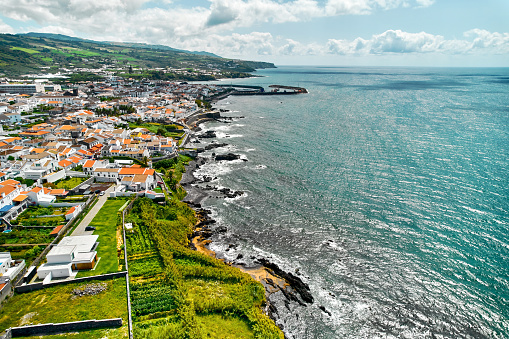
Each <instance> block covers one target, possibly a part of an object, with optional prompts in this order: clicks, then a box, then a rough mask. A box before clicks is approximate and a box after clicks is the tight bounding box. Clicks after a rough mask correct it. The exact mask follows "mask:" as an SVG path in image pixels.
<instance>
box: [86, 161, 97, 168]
mask: <svg viewBox="0 0 509 339" xmlns="http://www.w3.org/2000/svg"><path fill="white" fill-rule="evenodd" d="M94 164H95V160H87V161H86V162H85V164H84V165H83V168H90V167H92V166H94Z"/></svg>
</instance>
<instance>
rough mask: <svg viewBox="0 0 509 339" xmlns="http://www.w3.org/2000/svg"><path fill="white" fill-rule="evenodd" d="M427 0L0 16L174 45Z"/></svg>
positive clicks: (52, 10) (267, 0) (14, 7)
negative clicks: (252, 28) (199, 37)
mask: <svg viewBox="0 0 509 339" xmlns="http://www.w3.org/2000/svg"><path fill="white" fill-rule="evenodd" d="M425 3H430V4H431V3H432V1H430V0H325V1H322V0H289V1H288V0H210V6H208V7H204V6H195V7H187V8H184V7H179V6H177V5H174V4H171V1H167V0H159V1H157V0H154V1H152V0H108V1H104V0H87V1H83V0H2V15H4V16H6V17H9V18H12V19H15V20H19V21H23V22H29V21H31V20H33V21H35V22H36V23H38V24H39V25H41V26H56V23H58V26H59V27H62V28H63V29H67V30H72V31H74V32H79V33H82V34H81V35H85V36H90V37H95V38H99V37H102V36H104V35H106V36H108V37H111V38H112V39H113V40H119V41H125V40H128V39H129V40H136V41H147V39H150V40H151V42H156V41H160V40H161V39H163V40H165V41H174V42H178V41H181V40H186V39H187V38H190V37H194V36H197V35H204V34H205V35H214V34H219V33H224V32H231V31H233V30H235V29H236V28H239V27H250V26H253V25H257V24H261V23H275V24H278V23H285V22H301V21H308V20H311V19H313V18H320V17H326V16H337V15H345V14H351V15H356V14H369V13H372V12H373V11H376V10H386V9H392V8H396V7H399V6H408V5H411V6H423V4H425Z"/></svg>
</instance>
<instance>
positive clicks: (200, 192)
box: [181, 144, 329, 330]
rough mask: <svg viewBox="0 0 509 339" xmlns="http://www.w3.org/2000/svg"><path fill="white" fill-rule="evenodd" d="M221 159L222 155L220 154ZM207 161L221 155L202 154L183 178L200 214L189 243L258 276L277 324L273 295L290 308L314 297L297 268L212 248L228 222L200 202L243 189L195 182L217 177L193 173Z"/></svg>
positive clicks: (189, 199)
mask: <svg viewBox="0 0 509 339" xmlns="http://www.w3.org/2000/svg"><path fill="white" fill-rule="evenodd" d="M212 145H217V147H223V146H226V144H210V145H209V146H212ZM212 148H214V147H212ZM212 148H209V149H212ZM230 158H231V160H236V159H238V157H232V156H230ZM220 159H222V158H221V157H220ZM207 161H220V160H218V156H215V157H213V158H212V159H211V160H207V159H205V158H200V157H198V158H196V159H195V160H193V161H191V162H190V163H189V164H188V165H187V166H186V172H185V173H184V175H183V177H182V180H181V185H182V186H183V187H184V188H185V190H186V191H187V192H188V194H187V196H186V197H185V198H184V200H183V201H184V202H185V203H187V204H188V205H189V206H190V207H191V208H193V209H194V210H195V211H196V215H197V217H198V222H197V224H196V225H195V228H194V231H193V234H192V235H191V237H190V239H189V240H190V247H191V248H192V249H194V250H197V251H199V252H200V253H203V254H205V255H209V256H212V257H214V258H218V259H220V260H223V261H225V263H226V264H228V265H231V266H233V267H236V268H238V269H240V270H241V271H243V272H245V273H248V274H249V275H251V277H253V278H254V279H255V280H257V281H259V282H260V283H262V285H263V286H264V288H265V292H266V293H265V294H266V299H267V305H266V309H265V312H266V313H267V314H268V315H269V317H270V318H271V319H272V320H274V322H276V324H277V320H278V317H279V312H280V311H281V310H278V309H277V308H276V306H275V304H274V303H272V302H271V297H272V296H273V295H275V294H276V293H279V292H280V293H281V294H282V295H283V296H284V298H285V300H284V305H285V307H286V308H287V309H288V310H290V309H291V307H292V306H291V304H292V303H296V304H298V305H300V306H307V305H310V304H313V302H314V299H313V296H312V295H311V293H310V288H309V286H308V285H307V284H306V283H305V282H303V281H302V279H301V278H300V277H299V276H298V274H299V272H298V271H297V272H295V273H296V274H293V273H291V272H286V271H284V270H282V269H281V268H280V267H278V265H276V264H275V263H273V262H270V261H269V260H268V259H266V258H257V257H251V258H249V259H250V261H252V262H253V263H254V265H247V264H246V263H244V262H243V261H242V259H244V258H243V256H242V254H239V255H238V256H237V258H235V259H234V260H233V261H226V260H225V259H224V258H222V255H221V253H215V252H214V251H212V250H211V249H209V244H210V243H211V242H212V240H211V238H213V237H214V236H215V235H220V234H224V233H226V232H227V231H228V229H227V228H226V227H225V226H217V223H216V221H215V220H214V219H212V218H211V216H210V215H211V211H210V210H207V209H204V208H203V207H202V205H201V204H202V202H203V200H205V199H224V198H235V197H238V196H241V195H242V194H243V192H241V191H234V190H231V189H229V188H218V187H215V186H211V185H208V184H207V185H205V186H204V187H198V186H197V185H196V184H201V185H202V186H203V185H204V184H206V183H208V182H210V181H212V180H214V179H215V178H210V177H204V178H202V179H198V178H196V177H195V176H194V172H195V171H196V170H197V169H199V168H200V167H201V166H202V165H204V164H206V162H207ZM221 161H224V160H221ZM236 246H237V245H236V244H229V245H228V249H227V250H229V249H230V248H235V247H236ZM319 308H320V309H321V310H322V311H323V312H325V313H327V314H329V312H328V311H327V310H326V309H325V308H324V307H323V306H319ZM279 326H280V328H281V330H284V328H283V326H282V325H279Z"/></svg>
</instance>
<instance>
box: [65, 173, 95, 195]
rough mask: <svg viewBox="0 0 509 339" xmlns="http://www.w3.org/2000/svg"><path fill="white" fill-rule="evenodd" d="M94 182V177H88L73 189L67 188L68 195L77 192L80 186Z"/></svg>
mask: <svg viewBox="0 0 509 339" xmlns="http://www.w3.org/2000/svg"><path fill="white" fill-rule="evenodd" d="M93 182H94V177H90V178H89V179H87V180H85V181H83V182H82V183H81V184H79V185H78V186H76V187H74V188H73V189H71V190H69V194H70V195H73V194H78V191H79V189H80V187H81V186H83V185H90V184H92V183H93Z"/></svg>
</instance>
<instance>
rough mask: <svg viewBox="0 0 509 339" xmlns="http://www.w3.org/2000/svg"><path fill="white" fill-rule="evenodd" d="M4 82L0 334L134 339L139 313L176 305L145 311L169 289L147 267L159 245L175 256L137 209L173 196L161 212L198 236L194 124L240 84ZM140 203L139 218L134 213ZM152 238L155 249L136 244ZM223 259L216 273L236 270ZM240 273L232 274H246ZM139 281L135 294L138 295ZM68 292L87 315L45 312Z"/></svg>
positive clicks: (0, 94) (0, 109)
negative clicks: (193, 206) (186, 176)
mask: <svg viewBox="0 0 509 339" xmlns="http://www.w3.org/2000/svg"><path fill="white" fill-rule="evenodd" d="M7 80H8V79H4V81H3V82H1V83H0V123H1V130H0V192H1V200H0V221H1V229H0V231H1V233H0V246H2V247H3V249H2V250H1V252H0V258H1V263H0V288H1V290H0V302H1V303H2V308H1V310H0V325H1V326H2V328H1V330H7V332H6V333H7V334H6V335H8V336H9V337H22V336H28V335H47V334H52V333H65V332H69V331H73V332H76V331H80V330H82V329H86V330H88V331H92V332H90V333H93V331H94V329H102V328H110V329H111V330H112V331H117V332H111V333H110V332H108V333H109V334H108V335H107V336H108V337H132V336H133V327H132V326H133V325H132V321H131V315H132V317H133V318H134V319H135V320H136V321H141V320H145V318H143V317H147V316H150V317H153V315H151V314H155V313H157V312H160V311H166V312H168V310H171V309H172V308H173V307H175V306H174V304H175V302H171V301H167V302H166V303H165V300H166V299H165V298H169V297H166V296H163V295H161V297H160V298H159V299H158V301H157V305H159V306H158V308H154V306H153V304H151V305H152V306H150V307H151V308H146V307H147V306H146V299H147V298H148V297H150V295H151V294H150V293H151V292H147V291H153V290H156V291H159V290H160V289H161V287H159V286H160V285H158V284H159V283H158V284H155V285H154V286H152V285H150V284H148V285H147V283H146V280H147V279H148V280H152V281H158V280H159V279H161V278H160V277H161V273H160V272H159V271H158V270H163V269H164V270H167V269H168V267H166V266H162V263H161V261H160V260H159V259H157V260H156V261H157V265H156V266H158V270H155V271H154V270H153V269H148V271H147V270H145V271H144V270H143V269H140V267H139V265H140V262H141V263H143V265H145V264H147V262H151V260H154V259H153V257H154V254H153V253H157V252H154V251H159V253H160V256H161V257H162V258H163V260H166V259H165V256H164V253H163V252H161V248H165V247H166V246H167V245H163V241H168V239H164V240H163V239H161V240H158V238H157V234H156V233H154V234H152V233H151V235H148V234H149V233H150V232H153V231H150V232H149V231H147V229H146V228H144V226H143V223H142V222H140V221H139V220H140V218H141V217H140V215H142V214H143V213H142V210H143V209H148V208H150V209H157V208H158V207H157V206H159V205H160V204H161V206H164V205H167V203H168V201H171V203H170V206H169V207H161V208H163V209H164V208H169V210H170V211H172V212H169V213H170V214H169V215H167V212H162V213H163V214H164V215H165V217H166V219H167V220H177V221H178V222H179V223H181V225H183V226H181V227H184V228H183V229H185V230H186V231H185V232H187V235H186V233H185V232H184V233H183V235H184V237H189V236H190V233H189V232H191V233H192V227H193V225H194V224H195V223H196V222H197V221H198V220H197V219H196V218H195V216H194V212H193V213H192V214H190V212H187V211H188V210H190V209H189V207H187V205H185V204H183V203H182V202H181V201H180V200H182V197H183V196H185V191H184V190H183V189H182V188H181V187H178V182H179V180H180V177H181V175H182V172H183V171H184V169H183V165H184V164H185V163H187V162H188V161H189V160H191V158H190V157H188V155H195V150H194V149H187V148H186V147H185V146H186V143H187V142H188V140H189V138H190V135H191V130H192V128H193V127H195V126H196V123H197V121H199V120H200V119H202V118H203V117H205V118H206V117H207V116H210V115H212V116H214V114H216V115H215V116H217V115H218V114H217V113H214V112H211V111H210V108H211V105H210V103H209V100H210V98H217V97H220V96H225V95H228V93H229V91H231V89H227V88H225V87H221V86H217V85H213V84H189V83H187V82H168V81H154V80H146V79H143V80H132V79H131V80H124V79H122V78H116V77H114V76H111V77H110V78H109V79H108V81H101V82H90V81H87V82H82V83H78V84H72V85H68V86H60V85H58V84H55V83H52V82H51V81H48V80H36V81H34V82H27V81H13V80H10V81H7ZM191 125H192V126H191ZM154 164H156V165H155V166H153V165H154ZM170 197H174V198H170ZM138 198H142V199H138ZM143 199H150V201H152V202H153V203H152V204H153V205H147V204H148V202H146V201H149V200H143ZM143 204H145V205H143ZM140 205H143V206H145V207H144V208H143V209H141V210H140V207H139V206H140ZM131 209H133V211H134V210H137V211H138V212H137V213H138V214H135V213H132V214H133V216H131V214H129V213H130V212H129V211H130V210H131ZM164 211H166V210H164ZM175 211H177V212H178V211H180V212H178V213H180V214H178V216H177V215H175V213H176V212H175ZM182 211H183V212H182ZM140 213H141V214H140ZM165 213H166V214H165ZM172 213H173V214H172ZM152 217H153V216H152ZM136 220H138V222H136ZM128 221H129V222H128ZM147 232H149V233H147ZM126 233H127V236H126ZM126 237H127V238H126ZM147 237H151V238H152V240H147V239H148V238H147ZM126 239H127V240H126ZM140 239H141V240H140ZM143 239H145V240H143ZM126 241H127V242H126ZM140 241H141V242H140ZM158 241H161V242H162V243H161V244H159V243H158ZM139 242H140V244H138V243H139ZM154 242H155V245H154ZM181 242H183V243H186V242H187V238H186V240H181ZM147 244H149V245H147ZM146 246H149V248H151V249H150V250H148V252H147V251H145V252H144V251H141V250H139V249H140V248H145V247H146ZM154 246H155V247H154ZM128 249H129V250H130V251H131V252H132V253H126V252H127V250H128ZM138 251H140V253H141V254H137V253H138ZM185 251H189V249H185ZM191 252H193V251H191ZM133 253H134V254H133ZM131 254H132V255H131ZM129 255H131V256H129ZM188 255H191V257H193V256H195V255H194V254H192V253H191V254H188ZM200 260H203V259H200ZM207 260H209V259H207ZM214 260H215V259H214ZM128 262H129V263H128ZM221 264H222V263H221ZM214 265H217V264H215V263H214ZM131 266H134V268H130V267H131ZM223 266H224V265H223ZM223 266H218V268H217V269H218V270H219V271H218V272H221V270H229V268H228V267H227V266H225V268H222V267H223ZM142 267H143V268H144V266H142ZM159 267H160V268H159ZM164 267H166V268H164ZM140 272H141V273H140ZM154 272H155V273H154ZM154 274H155V275H154ZM218 274H219V275H220V276H221V274H224V273H218ZM228 274H233V273H228ZM242 274H243V273H240V271H239V272H238V273H235V274H234V275H238V276H239V278H238V279H241V280H242V279H246V278H245V277H244V276H242ZM129 275H131V277H129ZM98 281H104V282H98ZM130 281H131V288H134V289H136V291H131V292H129V284H130ZM142 282H143V283H142ZM73 283H80V284H81V285H77V286H78V287H75V288H74V289H73V290H72V293H71V291H69V288H71V287H66V286H74V285H69V284H73ZM252 283H254V282H249V284H252ZM260 286H261V285H260ZM141 290H143V291H145V292H146V293H141V294H140V293H139V292H140V291H141ZM45 291H48V292H45ZM49 291H51V292H49ZM48 293H50V294H51V296H52V298H46V297H47V296H48V295H49V294H48ZM60 293H62V295H64V294H65V297H63V296H62V298H64V299H65V300H67V301H66V302H65V303H66V308H67V307H68V309H69V310H74V311H72V312H76V314H80V312H83V313H81V316H80V317H76V316H75V315H74V314H73V315H72V316H64V317H63V318H62V319H59V320H60V321H55V317H54V316H53V315H52V316H51V317H50V316H48V314H53V313H54V312H57V311H55V310H54V309H52V307H56V306H54V305H53V306H51V305H50V304H51V301H49V300H57V299H58V295H60ZM171 293H173V292H171V291H170V292H168V295H169V296H170V297H171ZM258 293H261V295H263V289H262V291H261V292H260V291H259V292H258ZM70 294H72V295H73V296H72V298H71V299H68V298H69V295H70ZM96 295H97V298H96V299H89V300H88V299H87V300H88V301H85V299H84V298H85V297H83V296H96ZM99 296H100V298H106V299H105V300H107V301H105V300H102V299H100V298H99ZM75 298H81V299H82V300H76V301H74V299H75ZM131 298H133V300H131ZM4 299H5V300H4ZM260 300H262V299H260ZM43 301H44V303H46V302H48V303H50V304H48V305H46V306H44V303H43ZM41 303H42V304H41ZM105 303H108V304H110V305H114V307H113V306H112V308H105V307H104V306H105ZM73 305H74V306H73ZM256 305H258V306H256V307H257V311H256V312H259V310H258V309H259V302H257V303H256ZM131 307H132V309H131ZM250 307H253V306H250ZM85 308H86V310H87V311H84V309H85ZM99 309H100V311H99ZM80 310H82V311H80ZM93 310H95V311H93ZM92 311H93V312H95V313H94V314H93V315H91V314H90V312H92ZM214 312H215V311H214ZM57 313H58V312H57ZM163 314H164V313H163ZM96 319H99V320H96ZM260 319H261V318H260ZM71 320H78V321H77V322H72V321H71ZM256 321H261V320H256ZM55 322H58V323H65V324H63V325H62V324H56V323H55ZM38 324H41V325H38ZM267 326H274V325H273V324H272V325H267ZM270 328H271V331H276V333H279V332H278V331H279V330H278V329H277V328H276V329H275V330H274V329H273V328H272V327H270ZM97 331H99V330H97ZM140 331H141V330H140ZM98 335H99V337H102V336H103V335H104V333H103V332H99V334H98ZM278 335H279V334H278ZM148 336H149V337H150V335H148Z"/></svg>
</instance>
